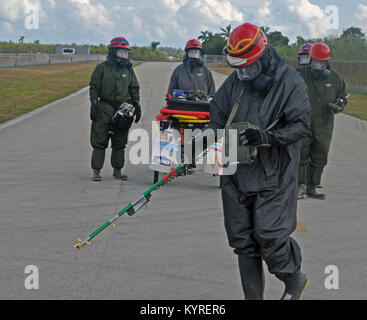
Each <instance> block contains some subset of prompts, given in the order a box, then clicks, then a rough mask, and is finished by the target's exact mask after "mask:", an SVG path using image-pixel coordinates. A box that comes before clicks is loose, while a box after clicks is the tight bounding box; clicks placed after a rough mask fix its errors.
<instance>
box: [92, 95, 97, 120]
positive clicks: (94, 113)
mask: <svg viewBox="0 0 367 320" xmlns="http://www.w3.org/2000/svg"><path fill="white" fill-rule="evenodd" d="M97 117H98V101H96V100H94V101H92V104H91V106H90V119H91V120H92V121H95V120H96V119H97Z"/></svg>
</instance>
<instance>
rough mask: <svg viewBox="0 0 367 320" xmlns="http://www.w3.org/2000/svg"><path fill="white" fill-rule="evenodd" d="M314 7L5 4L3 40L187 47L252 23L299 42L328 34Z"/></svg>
mask: <svg viewBox="0 0 367 320" xmlns="http://www.w3.org/2000/svg"><path fill="white" fill-rule="evenodd" d="M353 1H354V0H353ZM355 1H358V0H355ZM311 2H312V3H311ZM313 3H317V0H277V1H272V0H256V1H254V0H123V1H121V0H67V1H65V0H64V1H61V0H59V1H56V0H0V8H1V11H0V28H1V31H0V38H2V39H3V40H8V39H13V40H14V39H17V38H18V37H19V35H20V34H25V36H26V41H27V40H28V41H31V40H32V39H40V40H41V42H46V41H48V42H55V41H58V42H69V43H70V42H75V43H108V42H109V41H110V39H111V38H112V37H114V36H117V35H122V36H126V37H128V40H129V41H130V43H131V44H137V45H149V44H150V43H151V42H152V41H160V42H161V44H162V45H172V46H181V47H183V46H184V45H185V43H186V41H187V39H190V38H194V37H198V36H199V35H200V32H201V31H203V30H209V31H213V32H219V29H220V28H223V27H225V26H226V25H228V24H231V26H232V28H235V27H236V26H238V25H240V24H242V23H244V22H251V23H254V24H258V25H263V26H269V27H271V30H272V31H274V30H278V31H281V32H282V33H283V34H284V35H286V36H288V37H289V38H290V39H291V41H293V40H295V38H296V36H297V35H302V36H303V37H305V38H308V37H322V36H324V35H325V34H326V25H325V18H326V16H325V14H324V12H323V8H321V7H320V6H318V5H316V4H313ZM26 4H37V5H38V6H39V8H40V10H39V11H40V29H39V30H38V31H37V32H36V31H32V32H31V31H27V30H24V19H25V14H24V7H25V5H26ZM41 4H42V6H41ZM366 8H367V6H366V5H362V4H361V5H359V6H358V10H357V11H356V13H355V21H359V23H360V24H361V25H364V26H365V25H366V21H367V18H366V16H365V12H366V11H367V9H366ZM340 11H342V8H340ZM5 22H7V24H4V23H5Z"/></svg>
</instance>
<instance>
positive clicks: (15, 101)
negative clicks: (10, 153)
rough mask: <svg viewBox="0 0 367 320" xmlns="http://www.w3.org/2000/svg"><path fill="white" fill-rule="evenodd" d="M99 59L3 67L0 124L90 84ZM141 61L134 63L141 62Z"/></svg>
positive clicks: (0, 93)
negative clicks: (83, 61) (82, 61)
mask: <svg viewBox="0 0 367 320" xmlns="http://www.w3.org/2000/svg"><path fill="white" fill-rule="evenodd" d="M98 63H100V62H86V63H71V64H59V65H44V66H30V67H17V68H4V69H0V83H1V86H0V98H1V99H0V123H2V122H5V121H8V120H11V119H14V118H17V117H19V116H21V115H22V114H24V113H27V112H30V111H32V110H34V109H37V108H39V107H41V106H44V105H46V104H48V103H50V102H52V101H55V100H58V99H61V98H63V97H66V96H68V95H70V94H72V93H74V92H76V91H78V90H80V89H82V88H84V87H86V86H88V85H89V81H90V76H91V74H92V72H93V70H94V68H95V66H96V65H97V64H98ZM139 64H140V62H137V63H135V64H134V66H137V65H139Z"/></svg>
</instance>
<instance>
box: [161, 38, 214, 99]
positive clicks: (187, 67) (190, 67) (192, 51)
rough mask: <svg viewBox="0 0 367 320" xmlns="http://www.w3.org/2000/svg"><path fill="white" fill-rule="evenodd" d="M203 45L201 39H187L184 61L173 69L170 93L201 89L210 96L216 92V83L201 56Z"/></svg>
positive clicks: (169, 87)
mask: <svg viewBox="0 0 367 320" xmlns="http://www.w3.org/2000/svg"><path fill="white" fill-rule="evenodd" d="M202 50H203V49H202V45H201V42H200V41H199V40H196V39H191V40H189V41H187V43H186V47H185V52H186V55H185V57H184V61H183V63H182V64H180V65H179V66H178V67H176V69H175V70H174V71H173V73H172V76H171V80H170V83H169V86H168V93H169V94H173V90H175V89H177V90H183V91H197V90H201V91H202V92H203V93H205V94H206V95H209V96H213V95H214V94H215V84H214V80H213V75H212V73H211V71H210V70H209V69H208V68H207V67H206V66H205V64H204V61H203V59H201V58H200V56H201V53H202Z"/></svg>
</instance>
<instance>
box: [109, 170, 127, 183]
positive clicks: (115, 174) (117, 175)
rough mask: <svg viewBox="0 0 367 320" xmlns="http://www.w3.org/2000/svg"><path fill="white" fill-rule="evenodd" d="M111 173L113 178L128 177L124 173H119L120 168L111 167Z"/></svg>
mask: <svg viewBox="0 0 367 320" xmlns="http://www.w3.org/2000/svg"><path fill="white" fill-rule="evenodd" d="M112 175H113V177H114V178H115V179H120V180H127V179H128V176H127V175H126V174H122V173H121V169H117V168H113V174H112Z"/></svg>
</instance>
